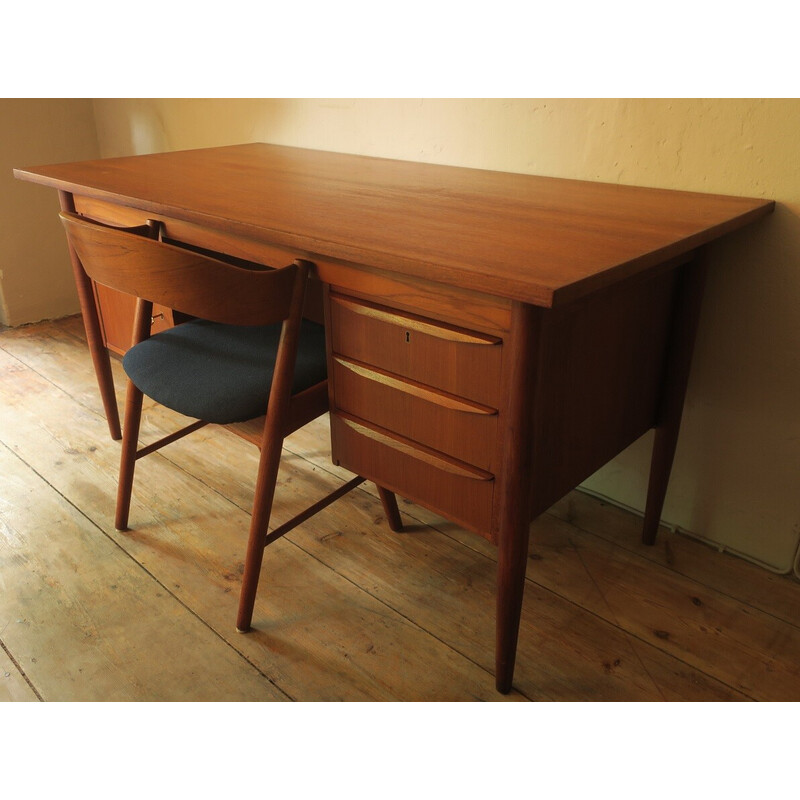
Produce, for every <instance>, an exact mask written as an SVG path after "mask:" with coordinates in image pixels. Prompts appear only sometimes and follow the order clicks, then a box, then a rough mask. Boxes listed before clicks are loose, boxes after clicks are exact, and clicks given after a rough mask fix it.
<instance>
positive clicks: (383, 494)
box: [375, 484, 403, 533]
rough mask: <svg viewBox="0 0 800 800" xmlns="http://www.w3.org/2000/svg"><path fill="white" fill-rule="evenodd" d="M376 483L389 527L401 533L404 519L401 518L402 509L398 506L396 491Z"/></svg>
mask: <svg viewBox="0 0 800 800" xmlns="http://www.w3.org/2000/svg"><path fill="white" fill-rule="evenodd" d="M375 485H376V487H377V489H378V495H379V497H380V498H381V504H382V505H383V513H384V514H386V521H387V522H388V523H389V529H390V530H393V531H394V532H395V533H400V532H401V531H402V530H403V520H402V519H400V510H399V509H398V508H397V498H396V497H395V496H394V492H390V491H389V490H388V489H384V488H383V487H382V486H378V485H377V484H375Z"/></svg>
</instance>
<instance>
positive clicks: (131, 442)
mask: <svg viewBox="0 0 800 800" xmlns="http://www.w3.org/2000/svg"><path fill="white" fill-rule="evenodd" d="M142 400H143V395H142V393H141V391H140V390H139V389H138V388H137V387H136V386H135V385H134V383H133V381H128V391H127V394H126V396H125V422H124V423H123V426H122V454H121V456H120V462H119V485H118V487H117V513H116V519H115V521H114V527H115V528H116V529H117V530H118V531H126V530H128V514H129V512H130V507H131V494H132V492H133V473H134V469H135V467H136V450H137V447H138V444H139V424H140V422H141V419H142Z"/></svg>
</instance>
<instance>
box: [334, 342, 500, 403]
mask: <svg viewBox="0 0 800 800" xmlns="http://www.w3.org/2000/svg"><path fill="white" fill-rule="evenodd" d="M334 359H335V360H336V362H337V363H338V364H341V365H342V366H343V367H344V368H345V369H349V370H350V371H351V372H354V373H355V374H356V375H360V376H361V377H362V378H366V379H367V380H371V381H375V382H376V383H380V384H383V385H384V386H389V387H391V388H392V389H397V390H398V391H400V392H404V393H405V394H410V395H412V396H413V397H419V398H420V399H421V400H427V401H428V402H429V403H434V404H435V405H437V406H442V407H443V408H449V409H450V410H451V411H464V412H466V413H468V414H482V415H486V416H493V415H494V414H497V409H495V408H491V406H484V405H481V404H480V403H473V402H472V401H471V400H466V399H464V398H462V397H456V396H455V395H452V394H446V393H445V392H441V391H439V390H438V389H434V388H432V387H429V386H425V385H423V384H421V383H412V382H411V381H408V380H405V379H403V378H399V377H397V376H395V375H392V374H391V373H389V372H384V371H383V370H377V369H374V368H373V367H368V366H366V365H365V364H361V363H360V362H357V361H351V360H350V359H347V358H343V357H342V356H334Z"/></svg>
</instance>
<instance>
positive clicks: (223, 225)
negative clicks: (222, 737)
mask: <svg viewBox="0 0 800 800" xmlns="http://www.w3.org/2000/svg"><path fill="white" fill-rule="evenodd" d="M16 175H17V177H19V178H22V179H25V180H30V181H34V182H37V183H42V184H44V185H47V186H51V187H55V188H56V189H58V190H59V193H60V198H61V204H62V207H63V208H65V209H69V210H73V209H74V210H77V212H78V213H81V214H85V215H87V216H90V217H92V218H94V219H98V220H100V221H103V222H108V223H111V224H124V225H127V224H139V223H141V222H143V221H144V220H145V219H146V218H157V219H160V220H162V221H163V222H164V224H165V231H166V235H167V236H168V237H169V238H170V239H173V240H176V241H179V242H184V243H186V244H189V245H195V246H201V247H205V248H209V249H212V250H216V251H221V252H226V253H228V254H231V255H234V256H241V257H244V258H250V259H252V260H260V261H263V262H264V263H268V264H274V263H276V262H277V263H279V264H283V263H288V262H289V261H291V260H293V259H295V258H298V257H300V258H303V259H306V260H308V261H311V262H313V264H315V269H316V277H317V278H318V279H319V282H320V283H319V284H318V286H320V285H321V287H322V292H321V301H322V305H323V307H324V318H325V322H326V325H327V330H328V351H329V378H330V381H329V383H330V407H331V439H332V457H333V460H334V461H335V462H336V463H337V464H341V465H342V466H343V467H346V468H347V469H350V470H352V471H353V472H356V473H358V474H359V475H362V476H364V477H366V478H368V479H369V480H372V481H375V482H376V483H377V484H378V485H379V486H383V487H386V488H387V489H389V490H391V491H394V492H397V493H398V494H400V495H402V496H404V497H408V498H410V499H412V500H414V501H416V502H418V503H420V504H422V505H424V506H426V507H429V508H431V509H433V510H434V511H436V512H439V513H441V514H442V515H443V516H445V517H447V518H449V519H451V520H453V521H455V522H457V523H460V524H461V525H463V526H465V527H467V528H469V529H471V530H473V531H476V532H477V533H479V534H480V535H482V536H485V537H486V538H487V539H489V540H490V541H492V542H494V543H495V544H496V545H497V546H498V577H497V642H496V680H497V688H498V689H499V691H501V692H508V691H509V690H510V688H511V681H512V676H513V669H514V657H515V652H516V643H517V632H518V628H519V617H520V609H521V605H522V594H523V587H524V581H525V565H526V562H527V546H528V530H529V524H530V522H531V521H532V520H533V519H534V518H535V517H536V516H537V515H539V514H540V513H542V512H543V511H544V510H545V509H547V508H548V507H549V506H550V505H552V504H553V503H554V502H556V501H557V500H558V499H559V498H560V497H562V496H563V495H564V494H566V493H567V492H568V491H570V490H571V489H573V488H574V487H575V486H576V485H577V484H579V483H580V482H581V481H583V480H584V479H585V478H587V477H588V476H589V475H591V474H592V473H593V472H594V471H595V470H597V469H598V468H599V467H601V466H602V465H603V464H604V463H606V462H607V461H608V460H609V459H611V458H613V457H614V456H615V455H616V454H617V453H619V452H620V451H621V450H622V449H623V448H625V447H627V446H628V445H629V444H630V443H631V442H633V441H634V440H635V439H637V438H638V437H639V436H641V435H642V434H643V433H644V432H645V431H647V430H648V429H650V428H652V427H655V428H656V431H657V432H656V439H655V447H654V452H653V460H652V467H651V476H650V486H649V492H648V498H647V509H646V515H645V520H644V540H645V541H647V542H653V540H654V537H655V533H656V529H657V526H658V522H659V517H660V513H661V509H662V505H663V501H664V496H665V493H666V488H667V481H668V478H669V472H670V468H671V465H672V459H673V455H674V452H675V445H676V442H677V437H678V428H679V425H680V418H681V411H682V407H683V400H684V394H685V390H686V384H687V380H688V374H689V365H690V361H691V353H692V348H693V343H694V338H695V330H696V326H697V320H698V316H699V311H700V302H701V296H702V287H703V282H704V265H703V261H702V256H701V252H700V251H701V249H702V248H703V245H706V244H708V243H709V242H712V241H714V240H715V239H717V238H719V237H721V236H723V235H725V234H727V233H730V232H731V231H733V230H735V229H737V228H741V227H742V226H744V225H747V224H749V223H751V222H754V221H755V220H757V219H759V218H761V217H763V216H765V215H767V214H768V213H769V212H771V211H772V209H773V205H774V204H773V203H772V202H770V201H766V200H760V199H747V198H737V197H720V196H711V195H702V194H694V193H688V192H675V191H665V190H658V189H644V188H638V187H631V186H618V185H609V184H600V183H589V182H582V181H572V180H560V179H555V178H541V177H533V176H527V175H516V174H507V173H499V172H488V171H480V170H471V169H461V168H454V167H444V166H435V165H429V164H419V163H411V162H402V161H391V160H385V159H377V158H366V157H359V156H350V155H340V154H334V153H326V152H319V151H313V150H301V149H296V148H288V147H277V146H272V145H266V144H248V145H237V146H232V147H220V148H212V149H207V150H194V151H186V152H175V153H163V154H157V155H146V156H135V157H130V158H112V159H103V160H99V161H89V162H83V163H76V164H61V165H56V166H48V167H38V168H33V169H27V170H18V171H16ZM73 266H74V269H75V277H76V281H77V284H78V289H79V293H80V298H81V307H82V311H83V316H84V321H85V324H86V330H87V335H88V340H89V346H90V348H91V351H92V354H93V358H94V363H95V367H96V370H97V374H98V380H99V383H100V388H101V393H102V395H103V397H104V401H105V407H106V413H107V416H108V420H109V426H110V428H111V431H112V436H118V435H119V421H118V417H117V410H116V404H115V400H114V393H113V385H112V383H111V376H110V369H109V362H108V352H107V350H106V345H110V341H109V339H110V337H109V334H108V330H109V322H110V320H108V319H105V320H103V319H101V317H99V316H98V307H99V309H100V313H101V314H103V313H105V315H106V317H108V316H109V315H110V314H111V312H109V310H108V308H105V309H104V304H103V301H102V298H100V296H99V294H97V292H98V289H97V287H93V286H92V285H91V284H90V282H89V281H88V279H87V277H86V275H85V273H84V272H83V270H82V268H81V266H80V263H79V262H78V261H77V259H75V258H74V255H73ZM98 298H100V299H99V302H98ZM309 313H310V314H313V313H314V309H313V308H312V307H311V306H310V305H309Z"/></svg>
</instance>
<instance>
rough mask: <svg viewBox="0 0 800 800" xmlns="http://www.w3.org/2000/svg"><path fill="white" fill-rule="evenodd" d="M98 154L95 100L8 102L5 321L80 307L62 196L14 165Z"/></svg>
mask: <svg viewBox="0 0 800 800" xmlns="http://www.w3.org/2000/svg"><path fill="white" fill-rule="evenodd" d="M98 154H99V150H98V146H97V131H96V128H95V124H94V113H93V109H92V103H91V100H71V99H57V100H50V99H0V218H2V220H3V223H2V225H0V324H4V325H22V324H23V323H26V322H35V321H37V320H40V319H46V318H56V317H62V316H66V315H67V314H74V313H76V312H77V311H78V310H79V308H78V297H77V294H76V292H75V284H74V282H73V279H72V268H71V266H70V263H69V257H68V255H67V249H66V246H65V243H64V242H65V240H64V230H63V228H62V227H61V223H60V222H59V220H58V198H57V196H56V193H55V192H54V191H52V190H46V189H44V188H42V187H41V186H34V185H33V184H30V183H24V182H23V181H18V180H16V179H15V178H14V177H13V174H12V170H13V169H14V168H15V167H30V166H35V165H36V164H53V163H57V162H60V161H78V160H81V159H87V158H97V156H98Z"/></svg>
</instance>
